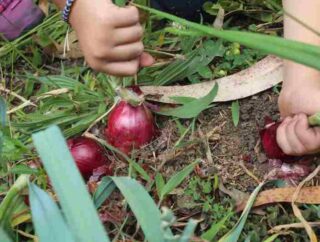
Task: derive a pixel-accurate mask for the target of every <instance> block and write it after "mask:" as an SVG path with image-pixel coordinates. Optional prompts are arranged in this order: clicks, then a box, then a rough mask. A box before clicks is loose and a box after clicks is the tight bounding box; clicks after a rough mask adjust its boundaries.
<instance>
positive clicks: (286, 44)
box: [135, 4, 320, 70]
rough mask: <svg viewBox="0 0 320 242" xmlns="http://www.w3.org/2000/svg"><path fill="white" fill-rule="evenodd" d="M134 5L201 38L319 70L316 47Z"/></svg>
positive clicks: (318, 51)
mask: <svg viewBox="0 0 320 242" xmlns="http://www.w3.org/2000/svg"><path fill="white" fill-rule="evenodd" d="M135 5H136V6H137V7H139V8H141V9H144V10H146V11H149V12H150V13H153V14H155V15H157V16H160V17H163V18H167V19H169V20H172V21H174V22H177V23H179V24H182V25H184V26H187V27H189V28H191V29H193V30H197V31H199V32H202V34H203V36H211V37H218V38H221V39H224V40H227V41H231V42H238V43H240V44H242V45H245V46H247V47H250V48H253V49H258V50H261V51H263V52H265V53H269V54H274V55H277V56H279V57H282V58H285V59H289V60H292V61H295V62H298V63H301V64H304V65H307V66H310V67H314V68H316V69H318V70H320V62H319V58H320V48H319V47H318V46H315V45H309V44H304V43H301V42H297V41H293V40H286V39H283V38H280V37H275V36H267V35H263V34H257V33H249V32H241V31H232V30H219V29H214V28H212V27H208V26H204V25H201V24H197V23H194V22H191V21H188V20H186V19H183V18H179V17H176V16H174V15H171V14H169V13H164V12H161V11H159V10H156V9H151V8H148V7H145V6H141V5H137V4H135Z"/></svg>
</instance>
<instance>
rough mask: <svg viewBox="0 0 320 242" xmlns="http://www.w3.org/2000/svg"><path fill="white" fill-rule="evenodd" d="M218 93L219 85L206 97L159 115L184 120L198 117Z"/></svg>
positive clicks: (161, 112)
mask: <svg viewBox="0 0 320 242" xmlns="http://www.w3.org/2000/svg"><path fill="white" fill-rule="evenodd" d="M217 93H218V84H216V85H214V87H213V88H212V90H211V91H210V92H209V93H208V94H207V95H206V96H204V97H202V98H199V99H195V100H194V101H191V102H188V103H185V104H184V105H182V106H181V107H178V108H172V109H169V110H166V111H160V112H158V113H159V114H162V115H167V116H173V117H177V118H182V119H189V118H194V117H197V116H198V115H199V114H200V113H201V112H202V111H203V110H205V109H207V108H208V107H209V105H210V103H211V102H212V100H213V99H214V98H215V97H216V95H217Z"/></svg>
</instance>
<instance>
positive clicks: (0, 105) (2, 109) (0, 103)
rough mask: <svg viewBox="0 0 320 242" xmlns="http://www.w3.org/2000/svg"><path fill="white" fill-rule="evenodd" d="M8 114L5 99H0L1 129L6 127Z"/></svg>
mask: <svg viewBox="0 0 320 242" xmlns="http://www.w3.org/2000/svg"><path fill="white" fill-rule="evenodd" d="M6 112H7V107H6V103H5V101H4V99H3V98H2V97H0V127H4V126H5V125H6V115H7V114H6Z"/></svg>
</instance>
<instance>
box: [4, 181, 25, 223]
mask: <svg viewBox="0 0 320 242" xmlns="http://www.w3.org/2000/svg"><path fill="white" fill-rule="evenodd" d="M29 177H30V175H21V176H19V178H18V179H17V180H16V182H15V183H14V184H13V186H12V187H11V188H10V190H9V191H8V193H7V195H6V196H5V198H4V199H3V201H2V203H1V204H0V221H2V219H3V218H4V216H5V214H6V211H8V210H9V207H10V206H12V205H13V201H14V200H15V198H16V197H17V195H18V194H19V193H20V192H21V191H22V190H23V189H24V188H25V187H26V186H27V185H28V182H29Z"/></svg>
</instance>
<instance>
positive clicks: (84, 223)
mask: <svg viewBox="0 0 320 242" xmlns="http://www.w3.org/2000/svg"><path fill="white" fill-rule="evenodd" d="M32 137H33V141H34V144H35V147H36V149H37V152H38V153H39V155H40V158H41V160H42V162H43V165H44V167H45V169H46V171H47V173H48V175H49V177H50V180H51V183H52V185H53V188H54V190H55V192H56V193H57V195H58V198H59V201H60V205H61V208H62V210H63V213H64V215H65V217H66V220H67V224H68V225H69V227H70V229H71V231H72V233H73V235H75V236H77V237H76V241H77V242H88V241H94V242H106V241H109V239H108V237H107V235H106V233H105V231H104V228H103V225H102V224H101V222H100V220H99V217H98V214H97V212H96V209H95V207H94V205H93V202H92V200H91V197H90V195H89V193H88V191H87V189H86V186H85V183H84V181H83V179H82V177H81V175H80V173H79V171H78V169H77V167H76V165H75V162H74V160H73V158H72V156H71V154H70V152H69V150H68V147H67V144H66V141H65V139H64V137H63V135H62V133H61V131H60V129H59V128H58V127H57V126H53V127H50V128H48V129H46V130H44V131H42V132H39V133H36V134H34V135H33V136H32ZM79 216H80V217H81V218H80V217H79Z"/></svg>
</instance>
